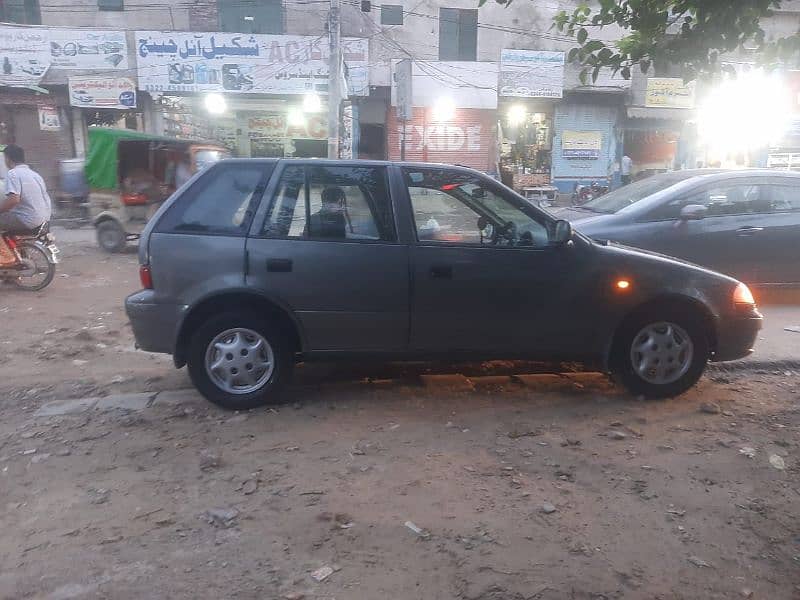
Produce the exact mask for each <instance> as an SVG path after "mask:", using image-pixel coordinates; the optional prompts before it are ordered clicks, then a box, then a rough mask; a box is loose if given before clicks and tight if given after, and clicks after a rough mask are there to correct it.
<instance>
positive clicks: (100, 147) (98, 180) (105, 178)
mask: <svg viewBox="0 0 800 600" xmlns="http://www.w3.org/2000/svg"><path fill="white" fill-rule="evenodd" d="M121 140H142V141H147V140H151V141H155V142H159V141H160V142H167V143H170V144H191V143H193V142H191V141H189V140H178V139H175V138H169V137H162V136H157V135H150V134H147V133H142V132H140V131H132V130H130V129H107V128H105V127H91V128H89V154H88V156H87V157H86V167H85V170H86V181H87V182H88V183H89V189H92V190H116V189H118V188H119V176H118V170H119V152H118V148H119V146H118V144H119V142H120V141H121Z"/></svg>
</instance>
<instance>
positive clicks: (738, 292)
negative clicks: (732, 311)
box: [733, 283, 756, 307]
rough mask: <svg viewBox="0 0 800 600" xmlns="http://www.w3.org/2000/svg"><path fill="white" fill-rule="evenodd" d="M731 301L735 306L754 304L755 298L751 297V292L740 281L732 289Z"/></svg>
mask: <svg viewBox="0 0 800 600" xmlns="http://www.w3.org/2000/svg"><path fill="white" fill-rule="evenodd" d="M733 303H734V304H735V305H736V306H742V307H744V306H755V304H756V299H755V298H753V292H751V291H750V288H749V287H747V286H746V285H745V284H743V283H740V284H739V285H737V286H736V289H735V290H733Z"/></svg>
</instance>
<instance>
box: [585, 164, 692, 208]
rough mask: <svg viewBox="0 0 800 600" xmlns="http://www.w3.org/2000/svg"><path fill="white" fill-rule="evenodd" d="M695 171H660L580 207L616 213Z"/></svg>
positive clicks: (682, 179) (689, 175)
mask: <svg viewBox="0 0 800 600" xmlns="http://www.w3.org/2000/svg"><path fill="white" fill-rule="evenodd" d="M697 174H698V173H697V171H694V172H692V171H675V172H672V173H661V174H659V175H653V176H652V177H648V178H647V179H642V180H640V181H636V182H634V183H631V184H629V185H626V186H623V187H621V188H619V189H616V190H614V191H613V192H610V193H608V194H605V195H603V196H600V197H598V198H595V199H594V200H590V201H589V202H587V203H586V204H583V205H581V207H580V208H584V209H586V210H590V211H592V212H598V213H608V214H612V213H616V212H619V211H621V210H622V209H623V208H625V207H627V206H630V205H631V204H634V203H636V202H639V200H643V199H644V198H647V197H648V196H652V195H653V194H655V193H656V192H660V191H661V190H665V189H667V188H668V187H671V186H673V185H675V184H676V183H679V182H681V181H685V180H686V179H689V178H691V177H696V176H697Z"/></svg>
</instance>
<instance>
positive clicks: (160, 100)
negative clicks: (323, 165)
mask: <svg viewBox="0 0 800 600" xmlns="http://www.w3.org/2000/svg"><path fill="white" fill-rule="evenodd" d="M136 39H137V69H138V78H139V87H140V89H142V90H144V91H146V92H147V93H149V94H150V95H151V96H153V97H154V98H155V99H156V101H157V104H158V106H159V107H161V109H162V110H161V114H160V115H159V118H160V120H161V127H162V128H163V133H165V134H167V135H176V136H179V137H186V138H202V139H212V140H216V141H219V142H221V143H223V144H225V145H226V146H228V147H229V148H231V150H232V151H234V152H235V154H236V155H238V156H243V157H302V158H313V157H320V158H321V157H325V156H327V153H328V148H327V142H328V116H327V112H328V109H327V102H326V97H327V89H328V46H327V43H326V42H325V40H323V39H321V38H318V37H311V36H296V35H251V34H238V33H220V32H215V33H184V32H157V31H140V32H137V33H136ZM342 45H343V54H344V60H345V63H346V67H347V69H346V73H347V76H346V78H345V81H344V82H343V83H344V84H345V89H346V92H347V93H346V95H348V96H352V97H361V96H366V95H368V94H369V85H368V66H369V63H368V41H367V40H365V39H359V38H343V40H342ZM357 137H358V111H357V110H355V108H354V107H353V106H351V105H349V104H348V103H345V105H344V106H343V108H342V115H341V127H340V139H341V143H340V146H341V148H342V149H343V151H342V156H348V157H349V156H352V155H353V150H352V149H353V139H354V138H356V139H357Z"/></svg>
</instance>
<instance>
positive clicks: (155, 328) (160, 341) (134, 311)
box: [125, 290, 186, 354]
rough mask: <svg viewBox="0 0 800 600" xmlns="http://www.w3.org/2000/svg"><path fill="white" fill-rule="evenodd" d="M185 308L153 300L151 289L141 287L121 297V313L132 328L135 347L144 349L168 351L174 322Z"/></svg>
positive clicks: (175, 326)
mask: <svg viewBox="0 0 800 600" xmlns="http://www.w3.org/2000/svg"><path fill="white" fill-rule="evenodd" d="M185 310H186V307H184V306H181V305H177V304H167V303H160V302H156V301H155V294H154V292H153V291H152V290H142V291H141V292H136V293H135V294H131V295H130V296H128V297H127V298H126V299H125V312H127V313H128V318H129V319H130V322H131V327H132V328H133V335H134V337H135V338H136V347H137V348H139V349H141V350H145V351H146V352H161V353H163V354H172V353H173V352H174V350H175V340H176V337H177V332H178V324H179V323H180V322H181V319H182V318H183V313H184V312H185Z"/></svg>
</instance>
